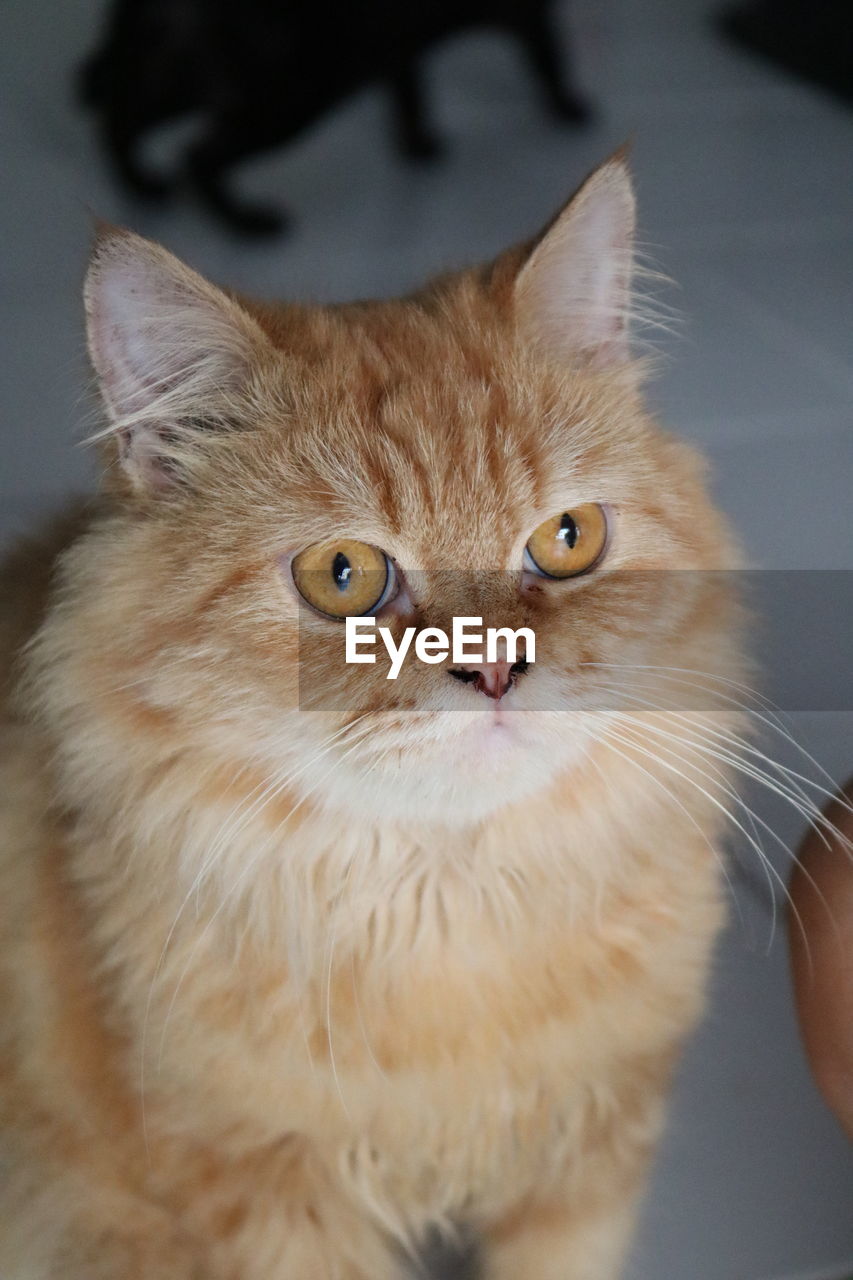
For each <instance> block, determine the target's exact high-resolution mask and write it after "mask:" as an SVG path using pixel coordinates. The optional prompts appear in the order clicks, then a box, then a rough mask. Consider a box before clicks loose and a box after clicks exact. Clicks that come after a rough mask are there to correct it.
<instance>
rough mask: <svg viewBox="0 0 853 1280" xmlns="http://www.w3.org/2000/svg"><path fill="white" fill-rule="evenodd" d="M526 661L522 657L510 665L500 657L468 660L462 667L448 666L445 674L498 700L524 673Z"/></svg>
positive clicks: (526, 665)
mask: <svg viewBox="0 0 853 1280" xmlns="http://www.w3.org/2000/svg"><path fill="white" fill-rule="evenodd" d="M527 667H528V663H527V662H526V661H525V659H524V658H522V659H521V661H520V662H513V663H512V665H510V663H508V662H507V661H506V660H505V659H503V658H501V659H499V660H498V661H497V662H470V663H467V664H466V665H465V666H464V667H449V668H448V670H447V674H448V675H449V676H452V677H453V679H454V680H461V681H462V683H463V684H470V685H473V687H474V688H475V689H477V690H479V692H480V693H484V694H485V695H486V697H487V698H492V699H493V700H494V701H495V702H499V701H500V700H501V698H502V697H503V696H504V694H505V693H508V692H509V690H510V689H511V688H512V686H513V685H514V684H515V682H516V680H517V679H518V677H519V676H522V675H524V673H525V671H526V670H527Z"/></svg>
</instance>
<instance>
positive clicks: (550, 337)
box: [515, 153, 635, 367]
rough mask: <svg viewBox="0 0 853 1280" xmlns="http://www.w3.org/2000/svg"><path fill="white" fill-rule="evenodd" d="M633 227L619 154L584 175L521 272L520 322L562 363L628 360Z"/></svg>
mask: <svg viewBox="0 0 853 1280" xmlns="http://www.w3.org/2000/svg"><path fill="white" fill-rule="evenodd" d="M634 230H635V201H634V191H633V186H632V183H631V175H630V171H629V169H628V165H627V162H626V160H625V157H624V155H623V154H622V153H617V154H616V155H615V156H614V157H613V158H612V159H611V160H608V161H607V162H606V163H605V164H603V165H602V166H601V167H600V168H598V169H596V170H595V172H594V173H593V174H592V175H591V176H590V177H589V178H587V180H586V182H585V183H584V184H583V186H582V187H581V188H580V190H579V191H578V192H577V193H576V194H575V195H574V196H573V197H572V199H571V200H570V201H569V203H568V204H567V205H566V207H565V208H564V209H563V210H562V212H561V213H560V214H558V215H557V217H556V218H555V219H554V221H553V222H552V223H551V225H550V226H549V227H548V228H547V230H546V231H545V233H544V235H543V236H542V237H541V238H540V239H539V241H538V242H537V244H536V245H535V246H534V248H533V250H532V252H531V254H530V256H529V257H528V259H527V261H526V262H525V264H524V265H523V267H522V268H521V271H520V272H519V275H518V277H517V280H516V283H515V307H516V313H517V317H518V321H519V324H520V325H521V327H522V331H523V332H525V333H526V334H527V335H528V336H529V337H530V338H531V340H533V341H534V342H536V344H537V345H539V346H540V347H541V348H542V349H543V350H545V351H546V352H548V353H549V354H550V355H551V356H553V357H554V358H556V359H557V360H559V361H560V362H561V363H569V362H574V363H577V362H583V363H589V364H593V365H595V366H597V367H608V366H610V365H615V364H622V363H624V362H625V361H627V360H628V358H629V348H628V324H629V320H630V315H631V280H632V274H633V258H634Z"/></svg>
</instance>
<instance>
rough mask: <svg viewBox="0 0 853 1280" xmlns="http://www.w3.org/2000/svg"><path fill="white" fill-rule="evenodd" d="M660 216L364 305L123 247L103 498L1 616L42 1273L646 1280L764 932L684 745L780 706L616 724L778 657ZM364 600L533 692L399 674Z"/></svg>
mask: <svg viewBox="0 0 853 1280" xmlns="http://www.w3.org/2000/svg"><path fill="white" fill-rule="evenodd" d="M634 216H635V215H634V196H633V189H632V181H631V177H630V173H629V169H628V165H627V162H626V160H625V158H624V156H622V155H621V154H618V155H617V156H615V157H614V158H612V159H611V160H609V161H607V162H606V163H605V164H604V165H603V166H601V167H600V168H599V169H597V170H596V171H595V172H594V173H593V174H592V176H591V177H589V178H588V179H587V180H586V182H585V183H584V184H583V185H582V186H581V187H580V188H579V190H578V192H577V193H576V194H575V196H574V197H573V198H572V199H571V200H570V201H569V203H568V204H567V205H566V207H565V208H564V210H563V211H562V212H561V213H560V214H559V215H558V216H557V217H556V218H555V219H554V220H553V221H552V222H551V223H550V224H549V225H548V227H547V228H546V230H545V231H544V232H543V233H542V234H541V235H540V236H539V237H537V238H536V239H535V240H532V241H530V242H528V243H525V244H523V245H521V246H518V247H516V248H513V249H510V250H508V251H507V252H505V253H503V254H502V255H501V256H499V257H498V258H497V259H496V260H495V261H493V262H492V263H490V264H489V265H486V266H481V267H477V268H474V269H470V270H465V271H462V272H461V273H458V274H454V275H448V276H445V277H442V278H440V279H438V280H436V281H434V282H432V283H431V284H429V285H427V286H426V287H424V288H423V289H422V290H420V291H419V292H417V293H415V294H413V295H411V296H409V297H406V298H403V299H401V300H395V301H381V302H358V303H350V304H341V305H337V306H329V307H315V306H307V305H282V306H276V305H272V304H269V303H263V304H261V303H254V302H252V301H250V300H248V299H245V298H242V297H238V296H236V295H234V294H231V293H226V292H222V291H221V290H220V289H219V288H217V287H215V286H213V285H212V284H209V283H207V282H206V281H205V280H204V279H202V278H201V277H200V276H198V275H197V274H196V273H195V272H194V271H192V270H190V268H189V267H187V266H184V265H183V264H181V263H180V262H179V261H177V260H176V259H175V258H174V257H172V256H171V255H170V254H169V253H168V252H167V251H166V250H165V249H162V248H160V247H158V246H157V245H155V244H153V243H151V242H149V241H147V240H145V239H143V238H141V237H139V236H137V235H135V234H133V233H131V232H129V231H123V230H119V229H115V228H109V227H108V228H105V229H103V230H102V231H101V233H100V235H99V238H98V240H97V244H96V247H95V249H94V253H93V257H92V261H91V265H90V268H89V274H88V277H87V284H86V293H85V297H86V314H87V325H88V341H89V350H90V354H91V359H92V363H93V366H94V370H95V372H96V375H97V378H98V381H99V384H100V390H101V393H102V396H103V402H104V406H105V412H106V425H105V426H104V428H103V430H101V431H100V432H98V439H99V441H100V447H101V449H102V451H103V460H104V470H103V484H102V487H101V491H100V493H99V494H98V496H97V497H96V498H94V499H92V500H91V501H90V502H89V503H88V504H85V505H84V506H83V507H81V508H80V509H79V510H76V511H74V512H72V513H70V514H69V515H68V516H67V517H66V518H65V520H64V521H63V522H61V523H60V525H58V526H56V527H55V528H53V529H48V530H45V531H44V532H43V533H42V534H40V535H38V536H37V537H36V538H35V539H33V540H32V541H30V542H29V543H25V544H23V545H21V546H19V547H18V548H17V549H16V550H15V551H14V552H13V553H12V555H11V557H10V559H9V560H8V561H7V564H6V567H5V569H4V571H3V574H2V589H1V590H0V599H2V601H3V610H2V618H3V631H2V635H0V639H2V647H3V651H4V654H5V656H6V663H7V666H8V668H9V670H10V671H12V672H13V676H12V678H11V680H10V685H9V689H8V691H7V694H6V699H5V710H4V718H3V730H2V753H0V771H2V781H0V797H2V816H0V827H1V828H2V837H0V859H2V861H1V862H0V876H2V890H0V903H2V911H0V990H1V991H2V1002H3V1006H2V1007H3V1014H2V1018H0V1027H2V1031H0V1036H2V1058H1V1059H0V1072H2V1080H1V1081H0V1086H2V1087H0V1107H2V1112H3V1113H2V1124H0V1135H2V1139H0V1141H2V1148H0V1163H2V1165H3V1167H4V1169H5V1176H4V1178H3V1179H2V1180H0V1223H2V1229H0V1274H2V1276H3V1278H4V1280H25V1278H26V1280H60V1277H61V1280H135V1278H136V1277H144V1278H145V1280H191V1278H192V1280H196V1278H203V1280H237V1278H239V1280H331V1278H332V1277H334V1278H336V1280H386V1278H387V1280H393V1278H395V1277H396V1278H397V1280H400V1278H401V1277H403V1276H404V1275H410V1274H411V1275H412V1276H425V1275H431V1276H434V1277H438V1276H441V1277H449V1276H451V1275H452V1276H455V1277H457V1278H461V1277H462V1276H463V1275H464V1276H467V1277H470V1278H473V1277H475V1276H476V1277H480V1280H519V1277H523V1278H524V1280H614V1278H615V1277H616V1276H618V1275H619V1274H620V1272H621V1268H622V1264H623V1259H624V1257H625V1253H626V1249H627V1247H628V1244H629V1241H630V1238H631V1231H632V1226H633V1223H634V1220H635V1217H636V1213H637V1209H638V1205H639V1203H640V1201H641V1196H642V1191H643V1186H644V1183H645V1179H646V1173H647V1170H648V1166H649V1162H650V1159H651V1157H652V1154H653V1152H654V1149H655V1145H656V1143H657V1140H658V1137H659V1134H660V1132H661V1127H662V1123H663V1118H664V1110H665V1101H666V1095H667V1091H668V1087H669V1081H670V1075H671V1071H672V1067H673V1064H674V1062H675V1061H676V1059H677V1056H678V1053H679V1049H680V1047H681V1045H682V1043H683V1041H684V1039H685V1037H686V1035H687V1034H688V1032H689V1031H690V1029H691V1028H692V1027H693V1026H694V1024H695V1023H696V1020H697V1019H698V1017H699V1016H700V1013H701V1009H702V1005H703V998H704V987H705V980H706V974H707V970H708V964H709V955H710V953H711V949H712V945H713V941H714V938H715V937H716V935H717V933H718V930H719V929H720V927H721V925H722V922H723V918H724V903H723V894H722V892H721V886H720V880H721V875H722V872H721V867H720V859H719V849H720V847H721V840H722V838H723V828H724V817H723V810H725V809H726V808H727V807H728V801H727V795H728V794H729V792H730V786H731V783H730V780H729V769H728V766H727V765H726V764H725V762H724V760H723V757H722V756H721V755H720V753H719V752H718V755H720V762H717V763H716V764H715V767H714V768H713V770H711V769H707V770H706V771H705V773H704V774H703V775H702V781H701V785H697V780H696V778H695V777H694V778H691V776H690V774H691V764H690V758H691V757H690V753H691V750H692V751H694V754H695V750H696V747H695V743H696V742H699V741H700V739H699V738H698V737H696V738H694V737H692V736H691V735H692V734H693V729H691V728H690V727H689V726H695V728H696V732H697V733H698V732H699V727H700V725H701V723H702V722H707V723H709V724H710V723H711V722H713V724H714V725H715V726H716V729H715V731H716V732H719V733H726V732H729V731H731V732H734V729H735V727H736V725H737V723H738V716H739V712H737V711H736V709H734V708H733V707H730V705H729V704H730V702H731V699H728V700H724V701H722V702H721V703H720V709H719V710H716V711H715V710H690V709H689V708H688V709H687V710H685V709H684V706H683V705H681V706H680V707H679V709H678V710H677V711H676V710H669V709H667V710H666V711H664V712H661V711H657V710H654V709H651V710H650V709H649V707H652V708H654V707H656V706H658V705H659V704H658V703H656V702H654V701H653V700H650V699H645V703H646V705H645V706H644V705H643V703H644V699H643V698H642V697H639V696H635V695H632V694H628V695H626V701H624V702H623V701H619V700H617V701H616V702H610V701H608V694H609V693H612V692H613V690H614V687H615V686H614V681H615V676H616V675H617V674H618V672H619V671H621V670H623V669H628V668H630V669H632V670H637V671H643V670H645V669H646V668H647V667H649V666H650V665H651V664H655V666H656V669H660V670H661V671H662V672H663V673H664V674H666V673H669V672H672V671H682V672H683V671H689V670H700V671H703V672H706V673H707V676H706V677H705V679H706V681H709V682H712V683H713V681H714V680H718V681H721V682H722V687H724V688H731V687H733V686H732V685H730V684H729V683H728V682H731V681H738V680H739V679H740V678H741V676H742V672H743V669H744V666H743V664H744V659H743V656H742V644H743V642H742V639H741V621H740V606H739V605H738V603H737V601H736V599H734V598H733V597H732V595H731V592H730V588H729V585H728V584H729V575H727V574H721V573H716V572H714V573H706V572H704V571H705V570H717V569H721V568H725V567H731V566H733V565H736V564H737V563H738V562H739V561H738V551H737V548H736V545H735V542H734V539H733V536H732V534H731V532H730V530H729V528H728V526H727V523H726V521H725V520H724V519H723V518H722V517H721V516H720V515H719V514H718V513H717V512H716V511H715V509H714V507H713V506H712V505H711V502H710V500H709V498H708V496H707V495H706V492H705V488H704V482H703V473H702V466H701V464H700V462H699V460H698V459H697V457H696V456H695V455H694V453H693V452H692V450H691V449H690V448H689V447H688V446H686V445H684V444H682V443H680V442H677V441H676V440H675V439H674V438H672V437H670V436H669V435H668V434H665V433H664V431H663V430H662V429H661V428H660V427H659V426H658V425H656V424H655V422H653V421H652V419H651V418H650V417H649V415H648V412H647V410H646V409H645V408H644V406H643V399H642V381H643V375H644V372H645V369H646V366H645V364H644V361H643V360H642V359H640V358H639V357H638V356H637V354H636V352H635V350H634V347H633V345H632V340H631V315H632V312H633V310H634V303H633V301H632V287H633V286H632V245H633V235H634ZM356 614H367V615H370V614H375V615H376V616H377V617H378V618H379V619H381V621H382V623H383V625H386V626H388V627H391V628H396V629H397V630H398V631H399V630H400V629H402V627H403V626H404V625H405V624H406V623H412V624H415V625H417V626H418V627H424V626H439V627H443V628H444V629H445V630H448V631H449V629H450V622H451V619H452V618H453V617H457V616H468V615H474V616H476V615H478V614H479V615H481V616H483V617H484V618H486V619H488V620H490V621H494V622H496V623H497V624H499V625H504V626H511V627H513V628H515V627H518V626H520V625H521V624H524V625H526V626H529V627H530V628H531V629H532V631H533V633H534V635H535V639H536V652H535V661H532V662H526V661H523V660H519V661H518V662H517V663H516V664H514V665H513V666H512V667H510V666H509V664H508V662H507V658H506V655H504V657H496V658H494V659H493V661H492V662H491V663H488V662H486V663H483V664H480V665H474V666H470V665H466V664H464V663H463V664H460V665H458V666H456V667H450V666H448V664H442V665H440V666H436V665H427V664H426V663H423V662H419V661H413V662H409V663H407V664H405V665H404V666H403V667H402V669H401V671H400V673H399V676H398V678H397V679H396V680H388V679H386V672H385V670H384V669H383V667H382V665H381V664H379V663H377V664H376V665H373V666H358V667H347V666H346V665H345V664H344V662H343V652H344V645H343V633H344V629H345V628H344V626H343V625H342V623H341V619H342V618H345V617H346V616H354V615H356ZM356 677H357V678H356ZM676 679H677V677H676ZM312 700H313V701H312ZM309 704H310V705H309ZM686 726H688V727H686ZM667 744H669V745H667ZM672 744H674V745H672ZM691 744H694V745H691Z"/></svg>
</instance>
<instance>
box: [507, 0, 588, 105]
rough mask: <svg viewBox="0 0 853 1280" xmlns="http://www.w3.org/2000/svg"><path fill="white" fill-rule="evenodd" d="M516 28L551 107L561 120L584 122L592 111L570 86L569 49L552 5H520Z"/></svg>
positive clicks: (539, 3) (540, 0)
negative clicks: (559, 33)
mask: <svg viewBox="0 0 853 1280" xmlns="http://www.w3.org/2000/svg"><path fill="white" fill-rule="evenodd" d="M514 31H515V34H516V35H517V37H518V39H519V40H520V41H521V44H522V47H523V49H524V51H525V53H526V55H527V60H528V62H529V63H530V65H531V67H532V69H533V71H534V73H535V75H536V76H537V78H538V80H539V82H540V84H541V86H542V89H543V90H544V94H545V101H546V104H547V106H548V107H549V109H550V110H551V111H552V112H553V113H554V115H555V116H557V117H558V119H560V120H567V121H570V122H571V123H573V124H583V123H584V122H585V121H586V120H588V119H589V118H590V115H591V112H590V109H589V106H588V104H587V103H586V102H585V101H584V99H583V98H582V97H581V96H580V95H579V94H578V93H576V92H575V90H574V89H573V88H571V86H570V79H571V75H570V66H569V57H568V52H567V51H565V50H561V49H560V41H559V39H558V36H557V31H556V29H555V24H554V20H553V18H552V15H551V12H550V10H549V7H548V5H547V4H546V3H543V0H538V3H531V4H528V5H520V6H519V9H518V18H517V20H516V22H515V23H514Z"/></svg>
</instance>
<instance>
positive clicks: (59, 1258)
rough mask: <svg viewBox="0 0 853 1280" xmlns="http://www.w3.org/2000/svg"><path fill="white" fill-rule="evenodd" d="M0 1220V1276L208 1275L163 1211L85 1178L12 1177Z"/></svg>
mask: <svg viewBox="0 0 853 1280" xmlns="http://www.w3.org/2000/svg"><path fill="white" fill-rule="evenodd" d="M32 1172H33V1173H34V1172H35V1170H33V1171H32ZM0 1221H2V1230H0V1275H2V1277H3V1280H210V1277H209V1273H208V1270H207V1267H206V1266H205V1264H204V1261H203V1257H202V1252H201V1248H200V1246H199V1247H197V1245H196V1243H195V1242H194V1241H192V1240H190V1239H189V1238H188V1237H187V1235H186V1234H185V1233H184V1232H183V1231H182V1230H181V1229H180V1227H179V1226H178V1225H177V1223H176V1221H175V1219H174V1218H173V1217H172V1215H171V1214H169V1213H168V1212H167V1211H166V1210H164V1209H162V1208H160V1207H159V1206H157V1205H154V1204H152V1203H150V1202H147V1201H144V1200H141V1199H138V1198H137V1197H135V1196H132V1195H128V1194H123V1193H121V1192H119V1191H117V1190H113V1189H111V1188H108V1187H105V1186H103V1185H102V1184H99V1183H94V1182H90V1181H89V1180H87V1179H86V1178H85V1177H80V1178H77V1177H74V1176H72V1175H71V1174H68V1173H66V1174H64V1175H60V1176H57V1177H55V1178H51V1177H50V1175H47V1177H41V1176H39V1177H38V1178H30V1177H24V1176H22V1174H21V1173H20V1171H19V1172H18V1173H16V1174H12V1176H10V1177H9V1178H8V1179H7V1182H6V1186H5V1187H4V1190H3V1194H2V1196H0Z"/></svg>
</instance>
